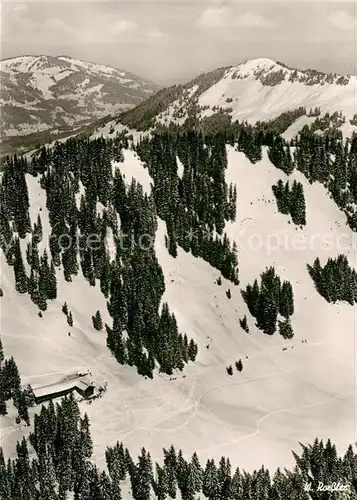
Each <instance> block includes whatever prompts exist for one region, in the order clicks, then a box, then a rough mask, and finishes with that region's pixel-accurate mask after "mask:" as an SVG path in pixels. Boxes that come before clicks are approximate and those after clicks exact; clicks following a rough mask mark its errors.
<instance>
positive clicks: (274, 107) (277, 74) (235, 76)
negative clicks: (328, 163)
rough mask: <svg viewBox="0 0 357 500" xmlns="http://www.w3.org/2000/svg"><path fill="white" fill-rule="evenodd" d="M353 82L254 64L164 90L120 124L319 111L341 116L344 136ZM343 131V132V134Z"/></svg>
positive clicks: (254, 117)
mask: <svg viewBox="0 0 357 500" xmlns="http://www.w3.org/2000/svg"><path fill="white" fill-rule="evenodd" d="M356 90H357V78H356V77H355V76H342V75H336V74H325V73H321V72H318V71H316V70H297V69H291V68H288V67H287V66H285V65H284V64H282V63H278V62H275V61H273V60H271V59H264V58H261V59H254V60H250V61H247V62H245V63H242V64H238V65H236V66H231V67H228V68H220V69H217V70H215V71H213V72H211V73H207V74H203V75H200V76H199V77H197V78H196V79H194V80H192V81H191V82H189V83H186V84H185V85H183V86H175V87H170V88H169V89H164V90H162V91H160V92H159V93H158V94H156V95H155V96H154V97H152V98H151V99H148V100H147V101H146V102H145V103H143V104H141V105H139V106H138V107H137V108H135V109H134V110H132V111H129V112H126V113H124V116H123V117H122V120H121V121H122V122H123V123H124V124H125V125H128V126H130V127H131V128H137V129H141V130H142V129H143V127H144V128H145V127H147V128H148V126H154V125H155V124H156V125H158V124H163V125H168V124H170V123H176V124H182V123H184V122H185V120H187V119H188V118H192V117H197V118H205V117H209V116H212V115H214V114H216V113H217V112H220V113H224V114H227V115H228V116H229V117H230V118H231V119H232V120H241V121H242V120H247V121H248V122H250V123H255V122H257V121H268V120H271V119H274V118H277V117H278V116H279V115H281V114H282V113H284V112H287V111H292V110H296V109H297V108H299V107H305V108H306V112H307V113H308V112H309V111H310V109H315V108H316V107H317V108H320V111H321V115H324V114H325V113H327V112H329V113H330V114H332V113H334V112H341V113H342V115H343V116H344V117H345V123H346V124H347V128H346V132H348V133H352V130H357V127H352V126H350V120H351V119H352V118H353V116H354V114H355V113H356V110H357V107H356ZM347 129H348V130H347Z"/></svg>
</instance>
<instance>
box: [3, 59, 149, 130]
mask: <svg viewBox="0 0 357 500" xmlns="http://www.w3.org/2000/svg"><path fill="white" fill-rule="evenodd" d="M0 84H1V96H0V105H1V108H2V113H1V122H0V126H1V130H2V135H3V136H4V137H9V136H17V135H26V134H30V133H34V132H38V131H43V130H48V129H61V128H66V127H67V128H71V127H74V126H76V125H79V124H83V123H88V122H90V121H93V120H95V119H97V118H101V117H103V116H107V115H109V114H116V113H118V112H119V111H120V110H123V109H128V108H130V107H133V106H135V105H137V104H139V103H140V102H142V101H143V100H144V99H146V98H147V97H149V96H150V95H152V94H153V93H154V92H155V91H156V90H157V89H158V86H157V85H156V84H154V83H152V82H149V81H146V80H144V79H142V78H140V77H138V76H135V75H132V74H131V73H128V72H126V71H122V70H118V69H114V68H111V67H108V66H102V65H99V64H93V63H89V62H84V61H79V60H76V59H72V58H70V57H66V56H60V57H50V56H45V55H43V56H21V57H15V58H12V59H5V60H3V61H1V64H0Z"/></svg>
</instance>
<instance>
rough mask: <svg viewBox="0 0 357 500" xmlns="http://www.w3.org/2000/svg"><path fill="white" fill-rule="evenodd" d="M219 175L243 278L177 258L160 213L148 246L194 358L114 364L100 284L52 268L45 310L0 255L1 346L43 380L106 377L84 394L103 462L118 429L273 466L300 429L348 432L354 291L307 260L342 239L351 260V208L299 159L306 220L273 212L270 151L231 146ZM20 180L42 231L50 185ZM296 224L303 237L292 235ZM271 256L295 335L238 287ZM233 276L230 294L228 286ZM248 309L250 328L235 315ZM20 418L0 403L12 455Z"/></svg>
mask: <svg viewBox="0 0 357 500" xmlns="http://www.w3.org/2000/svg"><path fill="white" fill-rule="evenodd" d="M124 156H125V161H124V163H115V164H113V168H119V169H121V171H122V172H123V173H124V174H125V179H126V182H128V183H130V182H131V178H132V177H133V176H134V177H135V178H136V179H137V181H138V182H140V183H142V184H143V186H144V187H145V190H146V191H147V192H149V191H150V189H151V187H150V177H149V175H148V172H147V170H146V169H145V168H144V167H143V165H142V163H141V162H140V160H139V159H138V157H137V156H136V154H135V153H134V152H132V151H125V152H124ZM226 177H227V182H228V183H229V182H235V183H236V184H237V190H238V206H237V219H236V221H235V222H234V223H231V222H230V223H228V224H227V227H226V229H227V232H228V234H229V236H230V237H231V238H232V239H233V238H234V239H235V241H236V242H237V245H238V250H239V268H240V279H241V284H240V285H239V286H234V285H233V284H232V283H230V282H227V281H226V280H225V279H222V286H218V285H217V284H216V283H215V281H216V279H217V278H218V276H219V272H218V271H217V270H215V269H213V268H212V267H210V266H209V265H208V264H207V263H206V262H204V261H203V260H202V259H198V258H194V257H193V256H192V255H191V254H187V253H185V252H184V251H183V250H182V249H180V248H179V249H178V256H177V258H176V259H174V258H172V257H171V256H170V255H169V254H168V252H167V249H166V247H165V242H164V239H165V234H166V227H165V223H164V222H163V221H161V220H159V225H158V231H157V235H156V241H155V250H156V254H157V257H158V260H159V262H160V264H161V266H162V268H163V272H164V275H165V283H166V291H165V294H164V296H163V301H167V302H168V304H169V307H170V310H171V311H173V312H174V313H175V316H176V318H177V322H178V326H179V328H180V330H181V331H182V332H186V333H187V334H188V335H189V337H193V338H194V339H195V340H196V342H197V343H198V345H199V353H198V357H197V361H196V362H195V363H194V364H193V363H190V364H189V365H188V366H187V367H186V368H185V370H184V372H183V373H178V374H175V375H174V376H173V377H170V376H167V375H156V376H155V378H154V380H145V379H143V378H142V377H139V376H138V375H137V374H136V370H135V368H130V367H127V366H126V367H123V366H121V365H119V364H118V363H117V362H116V361H115V359H114V358H113V357H112V356H111V355H110V353H109V351H108V349H107V347H106V338H105V336H106V335H105V332H104V331H102V332H98V331H96V330H94V329H93V327H92V321H91V316H92V315H93V314H94V313H95V311H96V310H97V309H99V310H100V311H101V314H102V317H103V322H109V315H108V313H107V310H106V304H105V299H104V297H103V295H102V294H101V292H100V288H99V286H98V285H97V286H96V287H90V286H89V284H88V283H87V282H86V281H85V280H84V279H83V277H82V276H78V277H76V278H74V280H73V283H67V282H66V281H65V280H64V278H63V275H62V270H61V268H59V269H58V270H57V280H58V298H57V299H56V300H55V301H53V302H51V303H49V306H48V309H47V311H46V312H45V313H43V317H42V318H40V317H39V316H38V315H37V308H36V306H35V305H34V304H33V303H32V302H31V300H30V298H29V297H28V296H27V295H25V296H22V295H20V294H18V293H17V292H16V291H15V289H14V280H13V271H12V269H11V268H10V267H8V266H7V264H6V263H5V262H4V259H3V255H1V258H2V263H1V281H2V283H1V287H2V289H3V291H4V296H3V297H2V298H1V301H2V302H1V306H2V318H1V335H2V341H3V344H4V350H5V353H6V355H7V356H10V355H13V356H14V357H15V359H16V362H17V364H18V366H19V369H20V372H21V375H22V379H23V382H24V384H28V383H32V384H36V381H37V383H39V382H38V381H39V380H41V383H43V381H46V379H48V380H49V381H51V380H53V377H55V378H61V377H64V376H66V375H68V374H71V373H74V372H75V371H76V370H78V369H79V368H81V369H83V370H89V371H90V372H91V374H92V377H93V379H95V380H97V381H98V382H99V383H102V384H104V383H107V384H108V385H107V390H106V391H105V392H104V394H103V397H102V398H101V399H98V400H95V401H93V403H92V404H88V403H86V402H82V403H81V409H82V410H83V411H86V412H87V413H88V416H89V419H90V422H91V424H92V426H91V432H92V438H93V442H94V459H95V461H96V463H97V464H98V466H99V467H105V458H104V453H105V449H106V447H107V446H111V445H114V444H115V442H116V441H117V440H120V441H123V442H124V444H125V445H126V446H128V448H129V450H130V451H131V453H134V454H136V453H139V451H140V449H141V447H142V446H144V447H145V448H146V449H148V450H150V452H151V454H152V457H153V460H161V457H162V447H169V446H170V445H171V444H174V445H175V447H177V448H182V450H183V452H184V455H185V457H189V456H190V455H191V454H192V453H193V452H194V451H196V452H197V453H198V456H199V458H200V459H201V463H204V461H205V460H206V459H207V458H211V457H213V458H216V459H219V458H220V456H221V455H225V456H229V457H230V459H231V462H232V465H233V466H237V465H239V466H240V467H243V468H246V469H249V470H251V469H253V468H257V467H259V466H260V465H261V464H262V463H264V465H265V466H266V467H269V468H274V467H276V466H289V465H290V464H291V463H292V454H291V449H295V450H297V449H298V444H297V443H298V441H302V442H308V441H312V440H313V439H314V438H315V437H319V438H328V437H329V438H331V440H333V441H335V442H336V444H337V445H338V448H339V449H340V450H341V451H342V450H343V449H345V448H346V446H347V445H348V444H349V443H350V442H354V441H356V434H355V432H356V421H355V397H356V392H355V391H356V379H355V376H356V375H355V359H356V358H355V355H356V347H355V346H356V343H355V341H356V328H355V325H356V311H355V310H354V309H353V307H352V306H350V305H348V304H335V305H333V304H328V303H327V302H326V301H324V299H323V298H322V297H320V296H319V295H318V294H317V292H316V291H315V290H314V286H313V283H312V281H311V280H310V278H309V275H308V272H307V269H306V264H307V263H312V262H313V260H314V259H315V258H316V257H317V256H319V257H320V259H321V261H322V262H324V261H325V260H326V259H327V258H328V256H330V255H331V256H335V255H337V254H338V253H340V249H339V248H338V243H337V242H338V241H340V243H341V241H342V243H343V245H344V247H345V248H344V249H343V250H342V252H343V253H345V254H346V255H347V256H348V258H349V261H350V264H351V265H354V266H355V267H356V268H357V262H356V241H355V240H354V241H353V234H352V232H351V230H350V229H349V227H348V226H347V225H346V221H345V216H344V214H343V213H342V212H340V211H339V210H338V209H337V207H336V206H335V204H334V202H333V201H332V200H331V199H330V198H329V197H328V195H327V193H326V191H325V190H324V188H323V187H321V186H319V185H309V183H308V182H307V181H306V180H305V179H304V178H303V177H302V176H301V175H300V174H299V173H294V174H293V175H292V176H291V178H292V179H294V178H296V179H297V180H299V181H300V182H302V183H303V184H304V191H305V198H306V206H307V225H306V226H305V228H304V229H302V230H301V229H299V228H296V226H294V225H293V224H292V223H290V224H289V217H288V216H285V215H282V214H280V213H278V211H277V207H276V203H275V200H274V196H273V194H272V191H271V186H272V185H273V184H275V183H276V182H277V180H279V179H280V178H282V179H283V180H285V175H284V174H283V173H282V172H281V171H279V170H277V169H276V168H275V167H274V166H273V165H272V164H271V163H270V162H269V160H268V158H267V155H266V153H265V152H264V157H263V159H262V161H261V162H259V163H257V164H256V165H252V164H251V163H250V162H249V161H248V160H247V158H246V157H245V156H244V155H243V154H242V153H239V152H237V151H234V149H233V148H231V147H228V168H227V172H226ZM27 182H28V186H29V192H30V206H31V209H30V211H31V214H30V215H31V219H32V222H33V221H34V220H36V218H37V214H38V212H39V210H40V208H42V211H41V218H42V222H43V229H44V233H47V234H48V233H49V223H48V214H47V210H46V204H45V192H44V191H43V190H42V189H41V188H40V185H39V182H38V179H36V178H33V177H30V176H28V177H27ZM98 208H99V207H98ZM297 235H299V237H300V238H302V237H304V238H305V240H306V241H308V242H309V243H308V244H306V242H305V244H303V243H301V242H300V247H299V246H296V245H297V244H296V241H295V239H298V237H297ZM317 235H320V236H321V237H320V238H317V237H316V236H317ZM326 235H328V236H330V235H331V238H330V240H328V241H332V243H331V244H330V246H329V248H325V246H326V245H324V243H323V242H322V239H323V237H324V236H326ZM277 236H279V238H280V239H279V240H277ZM338 237H340V240H338ZM294 238H295V239H294ZM312 240H313V243H311V241H312ZM277 241H279V242H280V243H279V244H277ZM324 241H325V240H324ZM282 242H283V243H282ZM293 242H294V243H293ZM23 243H24V242H23ZM258 243H259V244H258ZM24 248H25V245H23V249H24ZM270 265H274V266H275V268H276V271H277V273H278V274H279V275H280V276H281V278H282V279H288V280H290V281H291V283H292V285H293V289H294V296H295V314H294V316H293V317H292V325H293V328H294V332H295V336H294V338H293V339H292V340H290V341H289V340H284V339H283V338H282V337H280V336H279V335H278V334H275V335H274V336H272V337H269V336H267V335H264V334H263V333H262V332H260V331H259V330H257V329H256V328H255V327H254V322H253V318H252V317H251V316H250V315H249V313H248V309H247V307H246V305H245V303H244V301H243V299H242V297H241V294H240V288H243V287H245V286H246V285H247V284H248V283H252V282H253V280H254V279H255V278H258V277H259V274H260V273H261V272H262V271H263V270H264V269H265V267H266V266H270ZM228 289H230V290H231V299H228V298H227V296H226V290H228ZM64 301H66V302H67V304H68V307H69V309H70V310H71V311H72V314H73V319H74V326H73V327H72V328H70V327H69V326H68V324H67V322H66V317H65V315H64V314H63V313H62V311H61V307H62V305H63V303H64ZM244 314H246V315H247V317H248V323H249V327H250V333H249V334H247V333H245V332H244V331H243V330H242V329H241V328H240V326H239V318H241V317H243V315H244ZM109 324H110V323H109ZM69 331H70V332H71V335H70V336H68V332H69ZM303 340H307V342H302V341H303ZM206 346H209V347H208V348H207V347H206ZM283 348H287V349H286V350H283ZM239 358H241V359H242V361H243V365H244V368H243V371H242V372H241V373H238V372H237V371H236V370H235V371H234V375H233V376H232V377H230V376H229V375H227V372H226V366H228V365H230V364H233V365H234V362H235V361H236V360H238V359H239ZM49 383H50V382H49ZM31 411H32V412H33V411H35V409H31ZM14 419H15V413H14V412H11V411H10V412H9V415H7V416H6V417H0V425H1V445H2V446H3V447H4V451H5V455H13V454H14V453H15V444H16V441H17V440H18V439H21V436H22V435H27V434H28V432H29V430H28V429H27V428H21V429H18V428H17V427H16V424H15V423H14Z"/></svg>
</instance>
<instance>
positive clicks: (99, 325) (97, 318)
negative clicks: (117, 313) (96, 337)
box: [92, 311, 103, 330]
mask: <svg viewBox="0 0 357 500" xmlns="http://www.w3.org/2000/svg"><path fill="white" fill-rule="evenodd" d="M92 323H93V328H95V329H96V330H103V321H102V317H101V315H100V311H97V312H96V313H95V315H94V316H92Z"/></svg>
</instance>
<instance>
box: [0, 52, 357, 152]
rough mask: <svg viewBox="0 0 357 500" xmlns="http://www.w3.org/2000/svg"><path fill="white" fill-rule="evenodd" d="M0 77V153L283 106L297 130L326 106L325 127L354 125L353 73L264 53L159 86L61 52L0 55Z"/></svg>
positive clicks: (256, 114)
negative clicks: (295, 64) (298, 65)
mask: <svg viewBox="0 0 357 500" xmlns="http://www.w3.org/2000/svg"><path fill="white" fill-rule="evenodd" d="M0 78H1V86H2V93H1V99H0V104H1V106H2V114H1V121H0V124H1V130H2V145H1V149H2V153H3V154H4V153H5V152H6V153H10V152H14V151H16V150H18V149H28V148H31V147H33V146H34V145H36V144H45V143H48V142H52V141H54V140H57V139H61V138H64V137H68V136H69V135H73V134H79V133H84V134H85V135H91V134H92V133H93V132H95V131H99V133H100V130H101V129H102V128H103V126H104V127H105V126H106V125H105V124H107V123H109V122H110V123H111V124H110V127H111V128H112V125H114V130H122V129H123V125H124V126H126V127H128V128H129V129H130V130H137V131H144V130H149V129H154V128H157V127H160V126H168V125H169V124H176V125H183V124H191V125H192V124H193V123H194V122H196V123H197V122H198V121H201V122H202V121H205V120H208V121H210V120H215V119H216V118H217V117H218V121H217V123H220V124H221V123H223V122H224V123H229V122H230V121H233V120H240V121H245V120H246V121H248V122H250V123H255V122H257V121H264V122H266V121H269V120H275V119H276V118H278V117H280V116H281V115H283V114H284V113H285V114H286V113H288V114H291V116H289V118H288V120H287V122H290V123H289V125H290V124H293V123H294V121H295V120H297V119H298V121H297V122H296V124H295V125H294V126H295V128H296V130H298V129H301V128H302V127H303V125H304V124H306V123H310V122H312V121H313V120H315V119H316V117H317V116H320V118H323V116H324V115H325V113H330V115H333V114H335V115H337V114H338V118H337V119H334V121H331V122H330V121H329V119H328V120H327V122H326V123H325V127H326V126H334V127H340V128H341V130H342V132H343V134H344V135H348V136H351V135H352V133H353V132H354V131H357V116H355V113H356V110H355V95H356V91H357V78H356V77H355V76H346V75H338V74H334V73H329V74H326V73H322V72H320V71H316V70H313V69H312V70H311V69H308V70H298V69H294V68H289V67H288V66H286V65H285V64H283V63H280V62H276V61H273V60H272V59H267V58H260V59H253V60H250V61H246V62H243V63H240V64H238V65H235V66H226V67H222V68H217V69H215V70H213V71H210V72H207V73H203V74H201V75H199V76H197V77H196V78H194V79H193V80H191V81H189V82H188V83H186V84H180V85H173V86H171V87H168V88H162V89H160V88H159V86H158V85H157V84H155V83H153V82H150V81H147V80H144V79H142V78H140V77H137V76H135V75H132V74H130V73H128V72H126V71H121V70H118V69H114V68H111V67H108V66H102V65H99V64H93V63H89V62H84V61H79V60H75V59H72V58H70V57H66V56H60V57H49V56H21V57H16V58H13V59H7V60H3V61H1V71H0ZM311 110H313V113H312V114H311V113H310V111H311ZM290 112H291V113H290ZM335 118H336V117H335ZM317 128H318V127H317ZM294 133H295V132H294Z"/></svg>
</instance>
